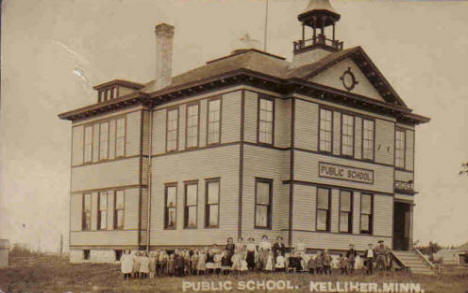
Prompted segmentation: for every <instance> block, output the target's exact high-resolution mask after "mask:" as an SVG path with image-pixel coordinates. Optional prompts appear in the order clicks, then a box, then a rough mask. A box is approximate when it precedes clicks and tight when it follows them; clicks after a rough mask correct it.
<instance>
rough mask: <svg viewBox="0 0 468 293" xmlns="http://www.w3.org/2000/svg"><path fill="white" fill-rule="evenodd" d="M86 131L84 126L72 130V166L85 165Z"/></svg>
mask: <svg viewBox="0 0 468 293" xmlns="http://www.w3.org/2000/svg"><path fill="white" fill-rule="evenodd" d="M83 147H84V129H83V126H76V127H73V128H72V166H75V165H81V164H83Z"/></svg>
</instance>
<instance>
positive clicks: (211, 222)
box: [205, 179, 219, 228]
mask: <svg viewBox="0 0 468 293" xmlns="http://www.w3.org/2000/svg"><path fill="white" fill-rule="evenodd" d="M205 213H206V214H205V221H206V222H205V226H206V227H207V228H217V227H218V226H219V179H213V180H209V181H207V182H206V206H205Z"/></svg>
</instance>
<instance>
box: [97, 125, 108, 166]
mask: <svg viewBox="0 0 468 293" xmlns="http://www.w3.org/2000/svg"><path fill="white" fill-rule="evenodd" d="M108 158H109V122H103V123H101V124H100V125H99V159H100V160H107V159H108Z"/></svg>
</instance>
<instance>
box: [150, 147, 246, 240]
mask: <svg viewBox="0 0 468 293" xmlns="http://www.w3.org/2000/svg"><path fill="white" fill-rule="evenodd" d="M152 168H153V171H152V174H153V178H152V195H151V202H152V205H151V207H152V208H151V236H150V237H151V244H152V245H169V244H171V245H177V244H178V245H183V244H186V243H187V242H186V241H187V239H191V241H190V242H191V243H192V244H194V245H196V244H200V245H202V244H207V243H210V242H212V241H214V239H216V240H218V241H221V240H222V241H225V237H226V236H227V235H229V236H236V233H237V223H238V210H239V207H238V203H239V146H238V145H232V146H222V147H217V148H211V149H205V150H200V151H196V152H185V153H179V154H169V155H164V156H159V157H154V158H153V163H152ZM162 170H163V172H162ZM209 178H220V225H219V228H214V229H206V228H204V215H205V211H204V209H205V207H204V204H205V200H204V197H205V196H206V195H205V184H206V181H205V179H209ZM187 180H198V202H197V203H198V215H197V216H198V224H199V226H198V228H197V229H185V230H183V233H181V231H182V229H183V207H184V181H187ZM174 182H177V230H175V231H171V230H165V229H164V188H165V184H166V183H174Z"/></svg>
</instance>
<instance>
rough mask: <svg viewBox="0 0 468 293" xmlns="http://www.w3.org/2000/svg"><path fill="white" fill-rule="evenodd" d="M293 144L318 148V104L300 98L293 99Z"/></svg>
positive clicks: (297, 146)
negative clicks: (294, 104)
mask: <svg viewBox="0 0 468 293" xmlns="http://www.w3.org/2000/svg"><path fill="white" fill-rule="evenodd" d="M295 103H296V106H295V109H296V113H295V133H294V138H295V142H294V146H295V147H296V148H300V149H307V150H312V151H317V149H318V121H319V114H318V113H319V112H318V111H319V110H318V105H317V104H315V103H309V102H306V101H302V100H295Z"/></svg>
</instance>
